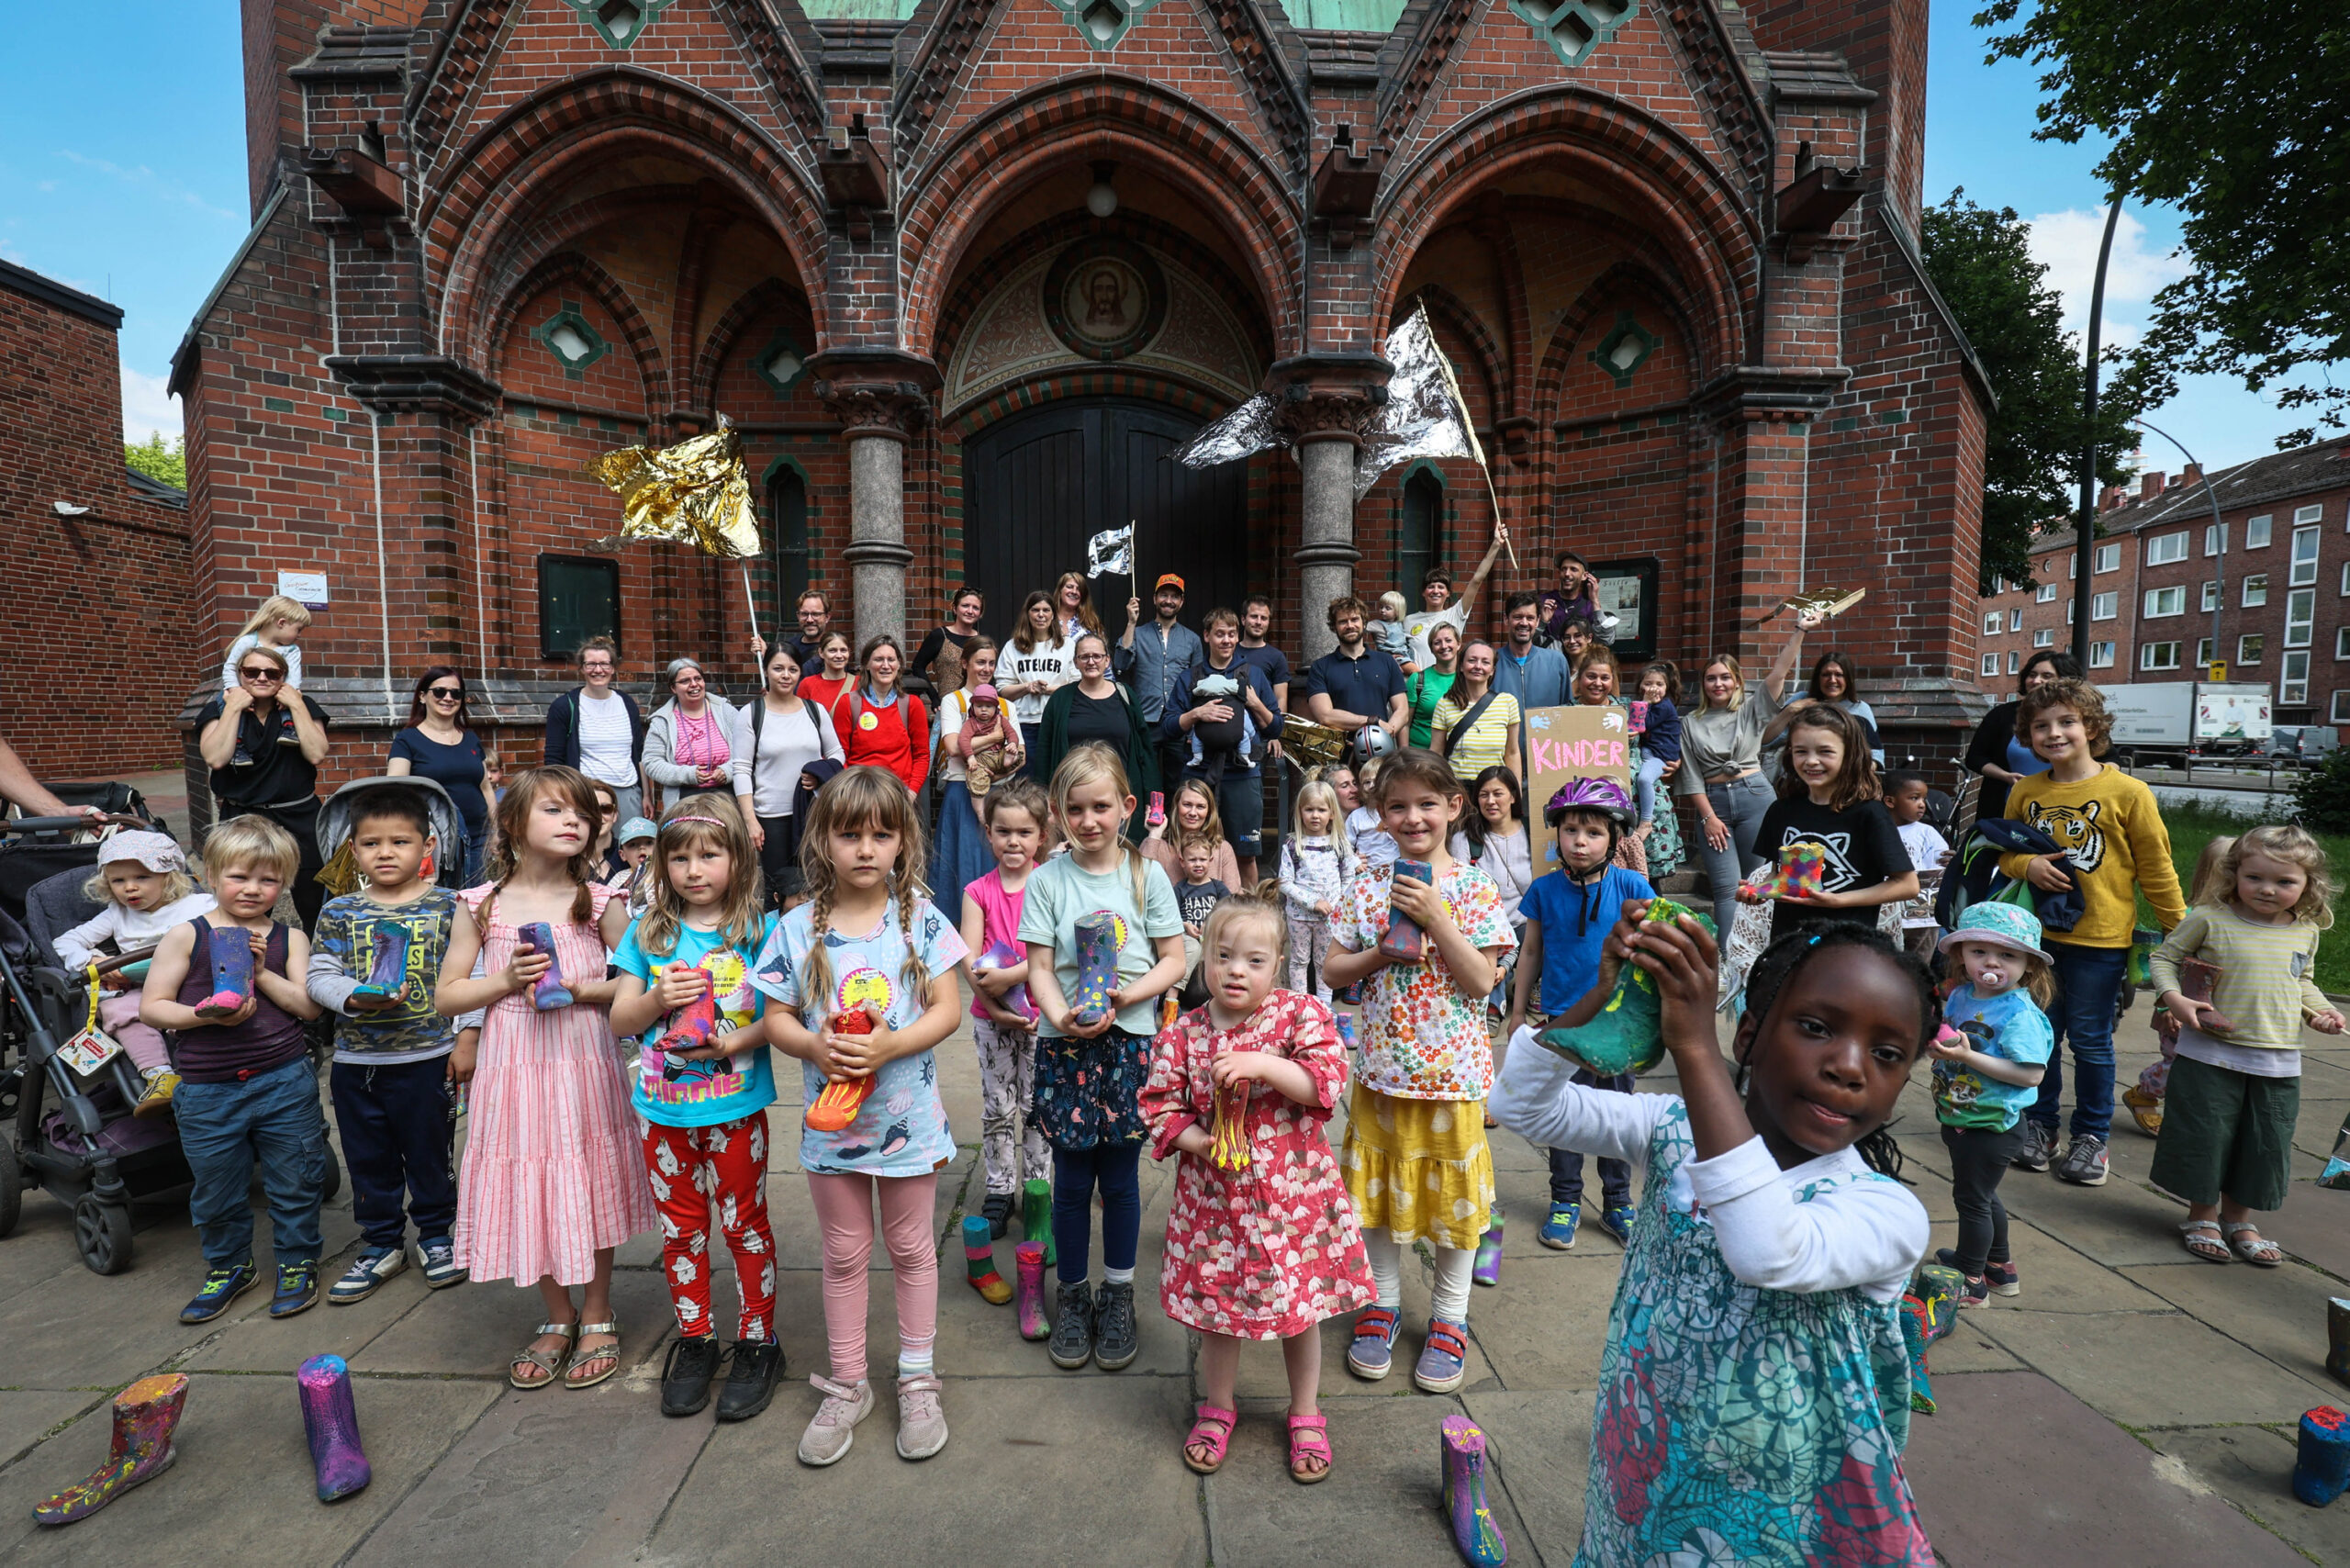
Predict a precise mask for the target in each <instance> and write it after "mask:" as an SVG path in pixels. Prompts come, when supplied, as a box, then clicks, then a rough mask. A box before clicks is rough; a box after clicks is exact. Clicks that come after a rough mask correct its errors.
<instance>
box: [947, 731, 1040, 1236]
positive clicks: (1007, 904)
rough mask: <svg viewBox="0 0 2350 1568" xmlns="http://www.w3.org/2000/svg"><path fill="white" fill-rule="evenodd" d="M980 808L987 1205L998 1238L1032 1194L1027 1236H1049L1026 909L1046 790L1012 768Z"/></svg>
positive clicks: (967, 895) (977, 1019)
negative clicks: (990, 865)
mask: <svg viewBox="0 0 2350 1568" xmlns="http://www.w3.org/2000/svg"><path fill="white" fill-rule="evenodd" d="M981 814H982V815H983V816H984V817H985V818H986V821H987V824H988V846H989V847H990V849H992V850H993V851H994V853H995V869H994V870H992V871H990V872H989V873H988V874H987V875H986V876H984V877H980V878H979V879H976V880H974V881H972V882H970V883H969V884H968V885H967V886H966V887H965V888H964V889H963V926H962V935H963V946H965V947H967V948H968V949H969V950H970V951H971V953H972V954H973V955H974V958H973V959H972V962H971V1039H972V1043H973V1044H974V1045H975V1046H976V1047H978V1048H979V1158H980V1160H981V1162H982V1164H983V1165H984V1166H985V1167H986V1174H987V1193H988V1195H987V1199H986V1201H985V1202H984V1203H983V1204H981V1206H980V1210H979V1213H980V1215H981V1217H983V1218H984V1219H985V1220H986V1221H987V1222H988V1238H989V1240H990V1241H998V1240H1002V1238H1003V1236H1004V1234H1005V1232H1007V1231H1009V1230H1010V1229H1011V1228H1012V1214H1013V1210H1014V1209H1015V1208H1020V1207H1022V1206H1023V1200H1024V1199H1026V1200H1029V1206H1031V1207H1033V1208H1034V1209H1035V1211H1036V1212H1035V1213H1034V1214H1032V1215H1024V1221H1025V1223H1024V1226H1023V1227H1022V1229H1023V1232H1024V1239H1026V1240H1030V1241H1041V1240H1043V1239H1044V1237H1045V1233H1046V1228H1047V1220H1046V1214H1045V1210H1046V1208H1047V1207H1048V1206H1049V1205H1050V1204H1051V1202H1052V1171H1053V1155H1052V1149H1051V1148H1050V1146H1048V1145H1047V1144H1046V1142H1045V1134H1044V1130H1043V1129H1042V1128H1041V1127H1039V1126H1037V1125H1036V1120H1035V1117H1034V1116H1033V1115H1031V1114H1029V1107H1030V1103H1032V1102H1033V1101H1034V1100H1035V1096H1036V1003H1035V1001H1034V1000H1033V998H1032V997H1031V995H1030V993H1029V991H1028V949H1027V948H1026V947H1025V946H1022V944H1021V941H1020V913H1021V909H1022V906H1023V902H1024V900H1025V898H1026V896H1027V891H1028V879H1029V878H1030V877H1031V876H1033V875H1034V874H1035V869H1036V863H1037V861H1038V859H1039V858H1041V857H1042V856H1043V854H1044V847H1045V817H1046V806H1045V791H1044V790H1041V789H1038V788H1037V786H1036V782H1035V780H1034V779H1032V778H1004V779H1003V780H1002V781H1001V782H1000V783H998V784H997V785H996V786H995V788H993V789H992V790H989V791H988V798H987V801H986V802H985V803H984V805H983V806H982V808H981ZM1031 1194H1033V1197H1032V1196H1031Z"/></svg>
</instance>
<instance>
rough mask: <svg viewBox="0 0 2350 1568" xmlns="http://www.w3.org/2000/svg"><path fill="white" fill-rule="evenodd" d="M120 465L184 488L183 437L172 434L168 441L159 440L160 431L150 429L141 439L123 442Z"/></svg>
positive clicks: (184, 440)
mask: <svg viewBox="0 0 2350 1568" xmlns="http://www.w3.org/2000/svg"><path fill="white" fill-rule="evenodd" d="M122 461H123V465H124V466H126V467H128V468H129V470H130V471H131V472H132V473H134V474H144V475H146V476H147V477H149V478H150V479H159V480H161V481H162V482H163V483H164V484H166V485H176V486H178V487H180V488H181V489H183V490H185V489H186V488H187V438H186V437H185V436H173V438H172V442H171V444H170V445H169V446H166V445H164V444H163V432H162V431H150V432H149V434H148V437H147V439H146V440H145V441H143V442H134V443H130V444H127V445H125V446H124V447H123V449H122Z"/></svg>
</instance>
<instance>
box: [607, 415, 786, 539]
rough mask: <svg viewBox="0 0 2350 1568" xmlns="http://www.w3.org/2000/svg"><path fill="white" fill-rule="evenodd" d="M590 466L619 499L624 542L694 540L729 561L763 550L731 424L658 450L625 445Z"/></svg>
mask: <svg viewBox="0 0 2350 1568" xmlns="http://www.w3.org/2000/svg"><path fill="white" fill-rule="evenodd" d="M588 473H589V474H590V475H591V476H594V477H596V478H598V479H600V480H602V481H603V482H604V483H605V484H606V485H607V486H609V487H610V488H611V489H612V490H613V492H614V493H615V494H617V495H618V496H619V497H620V498H621V516H622V521H621V532H620V537H621V539H623V540H632V539H634V540H642V539H660V540H666V541H668V542H669V543H673V544H690V545H692V546H693V547H694V548H695V549H697V550H699V551H700V552H701V553H702V554H705V555H718V556H722V557H723V558H725V559H727V560H742V559H744V558H746V557H749V556H752V555H756V554H758V553H759V521H758V516H757V514H756V513H755V512H754V511H753V510H751V478H750V476H749V474H747V473H746V472H745V471H744V467H743V438H742V437H741V436H739V435H737V434H736V433H735V432H734V431H733V429H731V428H730V427H728V426H725V425H721V426H720V427H719V428H718V429H716V430H714V431H711V432H710V433H709V434H708V435H698V436H695V437H693V438H692V439H691V440H689V441H681V442H678V443H677V445H675V446H665V447H662V448H660V449H658V450H657V451H656V450H655V449H654V448H652V447H649V446H623V447H621V449H620V450H619V451H617V452H608V453H606V454H603V455H602V456H601V457H599V458H597V459H595V460H594V461H593V462H591V463H589V464H588Z"/></svg>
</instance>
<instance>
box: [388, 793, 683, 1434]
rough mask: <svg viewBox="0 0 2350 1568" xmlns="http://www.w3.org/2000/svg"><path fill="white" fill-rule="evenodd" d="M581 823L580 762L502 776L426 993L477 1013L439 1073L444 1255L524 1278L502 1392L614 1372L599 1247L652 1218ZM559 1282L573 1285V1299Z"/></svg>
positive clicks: (584, 807)
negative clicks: (479, 882)
mask: <svg viewBox="0 0 2350 1568" xmlns="http://www.w3.org/2000/svg"><path fill="white" fill-rule="evenodd" d="M599 819H600V813H599V812H598V811H597V809H596V793H595V790H594V789H593V787H592V786H591V785H590V784H589V782H588V777H587V775H585V774H583V773H580V772H578V771H577V770H576V769H574V768H569V767H532V768H525V769H524V770H523V771H522V772H520V773H519V774H517V775H515V777H514V779H513V781H512V782H511V783H510V784H509V785H508V786H507V790H506V797H505V799H503V800H501V801H498V835H497V837H496V839H495V840H493V841H492V844H491V847H490V855H489V867H488V871H489V875H490V876H491V877H492V878H493V879H494V880H493V881H491V882H490V883H489V884H488V885H487V886H485V887H478V888H468V889H466V890H464V892H462V893H460V894H458V895H457V896H458V898H459V899H460V900H462V901H463V902H464V906H465V917H464V918H461V919H459V920H458V921H457V922H456V923H455V925H454V927H453V929H452V930H451V932H450V933H449V951H448V954H447V956H446V957H445V958H443V959H442V964H441V983H440V985H439V986H438V987H437V988H436V989H435V990H434V991H433V994H432V1005H433V1007H434V1009H435V1010H436V1011H438V1012H439V1013H440V1014H442V1016H443V1017H449V1018H453V1017H455V1016H456V1015H457V1014H461V1013H474V1012H478V1011H480V1010H482V1009H485V1008H486V1009H487V1010H488V1011H487V1015H486V1016H485V1017H484V1018H483V1020H482V1027H481V1034H480V1036H479V1040H478V1042H477V1044H476V1045H469V1044H468V1043H467V1036H463V1035H461V1036H458V1040H457V1047H456V1049H455V1050H454V1051H453V1053H452V1054H451V1056H450V1058H449V1076H450V1078H451V1079H452V1080H453V1081H456V1082H458V1083H464V1082H465V1081H468V1080H471V1081H472V1082H473V1096H472V1115H471V1118H470V1119H471V1123H472V1126H470V1127H469V1129H468V1130H467V1134H466V1138H465V1157H464V1162H463V1163H462V1164H461V1165H460V1166H459V1167H458V1170H457V1229H456V1250H457V1267H459V1268H461V1269H464V1270H467V1271H470V1273H471V1274H472V1277H473V1278H474V1279H476V1280H477V1281H479V1280H512V1281H514V1282H517V1283H518V1284H519V1283H521V1282H525V1281H530V1282H535V1283H536V1284H537V1286H538V1289H539V1296H540V1299H541V1300H542V1301H543V1303H544V1304H545V1308H546V1310H545V1311H543V1313H541V1314H540V1316H541V1317H542V1318H543V1319H544V1321H543V1322H542V1323H541V1324H540V1325H539V1337H538V1338H535V1339H533V1340H532V1341H531V1342H530V1343H529V1344H528V1345H525V1346H524V1347H523V1348H522V1349H521V1350H518V1351H516V1352H515V1354H514V1358H513V1362H512V1364H511V1365H510V1366H509V1368H508V1370H507V1381H508V1382H509V1383H512V1384H513V1385H514V1386H515V1387H517V1388H544V1387H546V1386H547V1385H548V1384H549V1383H554V1382H555V1381H556V1380H557V1379H558V1378H560V1379H561V1380H562V1382H563V1383H564V1386H565V1387H566V1388H588V1387H591V1386H593V1385H594V1384H596V1383H601V1382H603V1381H604V1380H605V1379H606V1378H608V1377H610V1376H611V1375H612V1374H613V1373H614V1372H618V1371H620V1370H621V1341H620V1324H619V1323H618V1322H617V1321H616V1320H615V1319H614V1317H613V1316H612V1249H614V1248H615V1247H618V1246H619V1245H620V1244H621V1242H623V1241H626V1240H627V1239H628V1238H630V1237H632V1236H636V1235H639V1234H641V1233H643V1232H644V1231H648V1230H651V1229H652V1228H653V1226H654V1225H655V1223H656V1221H655V1215H654V1212H653V1195H652V1193H650V1192H648V1191H647V1190H646V1188H645V1184H644V1178H643V1174H642V1173H641V1170H640V1168H639V1166H638V1163H637V1159H638V1157H637V1148H636V1118H635V1117H634V1116H633V1115H632V1114H630V1112H629V1097H628V1083H627V1081H626V1080H625V1079H624V1078H623V1077H622V1076H621V1065H620V1047H619V1044H618V1042H616V1041H615V1040H614V1039H613V1038H612V1028H611V1023H610V1019H609V1018H607V1017H606V1016H605V1009H606V1008H607V1007H608V1006H609V1005H610V1002H611V1001H612V997H613V994H614V991H615V990H616V989H617V988H616V984H615V982H614V981H611V980H607V979H605V978H604V967H605V966H604V955H605V953H606V951H607V950H608V949H610V947H611V946H612V945H613V944H614V943H616V942H618V941H619V940H620V939H621V933H622V932H623V931H624V930H626V929H627V926H628V906H627V904H626V903H625V902H622V900H621V898H620V896H619V895H618V894H616V893H614V892H613V891H612V890H610V888H604V887H599V886H597V885H596V883H595V882H594V881H593V878H594V877H595V875H596V872H597V866H596V863H595V862H596V849H595V846H596V832H597V828H598V825H599ZM531 925H540V926H541V927H542V928H543V930H551V931H552V932H553V933H554V952H553V953H551V954H550V953H547V952H544V951H541V950H539V948H538V947H537V946H536V945H535V944H534V945H532V946H530V947H528V948H525V946H524V945H523V941H522V933H523V930H524V928H525V927H527V926H531ZM476 958H480V959H481V962H482V969H483V978H481V979H478V980H476V979H475V978H473V977H474V960H475V959H476ZM550 973H552V974H553V975H554V978H555V979H556V980H557V981H558V982H559V983H560V985H561V986H562V987H563V988H564V989H565V991H567V992H568V993H569V999H568V1000H567V1001H566V1002H564V1003H563V1004H561V1005H559V1006H554V1007H550V1008H544V1009H542V1008H541V1007H540V1006H539V1005H538V997H537V994H536V993H537V987H538V982H539V980H541V979H543V978H544V977H546V976H547V975H549V974H550ZM476 1058H478V1059H476ZM574 1285H585V1286H587V1292H586V1295H585V1299H584V1300H583V1301H582V1302H581V1303H580V1305H577V1306H574V1305H572V1300H571V1287H572V1286H574Z"/></svg>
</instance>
